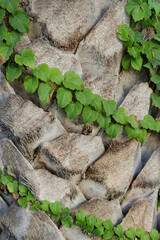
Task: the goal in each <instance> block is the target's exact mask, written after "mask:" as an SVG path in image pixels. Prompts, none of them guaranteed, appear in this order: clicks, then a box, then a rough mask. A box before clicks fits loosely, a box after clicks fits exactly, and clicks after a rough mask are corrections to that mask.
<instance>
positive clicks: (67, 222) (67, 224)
mask: <svg viewBox="0 0 160 240" xmlns="http://www.w3.org/2000/svg"><path fill="white" fill-rule="evenodd" d="M61 222H62V225H63V226H65V227H66V228H71V227H72V225H73V219H72V217H71V216H68V217H67V218H65V219H63V218H62V219H61Z"/></svg>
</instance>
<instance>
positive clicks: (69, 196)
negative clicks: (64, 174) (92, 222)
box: [26, 169, 86, 208]
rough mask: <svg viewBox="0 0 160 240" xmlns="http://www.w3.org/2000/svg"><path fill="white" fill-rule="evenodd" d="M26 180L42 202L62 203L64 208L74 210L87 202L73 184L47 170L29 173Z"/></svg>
mask: <svg viewBox="0 0 160 240" xmlns="http://www.w3.org/2000/svg"><path fill="white" fill-rule="evenodd" d="M26 179H27V182H28V183H29V184H30V186H31V189H32V191H33V193H34V194H35V195H36V197H37V198H38V199H39V200H40V201H43V200H48V201H49V202H56V201H61V202H62V204H63V206H64V207H69V208H74V207H76V206H77V205H79V204H81V203H82V202H84V201H85V200H86V199H85V197H84V196H83V194H82V193H81V191H80V190H79V188H78V187H77V186H76V185H75V184H74V183H73V182H71V181H68V180H65V179H62V178H59V177H57V176H55V175H53V174H51V173H49V172H48V171H47V170H44V169H39V170H34V171H28V172H27V173H26Z"/></svg>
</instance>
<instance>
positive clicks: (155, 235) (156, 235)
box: [149, 229, 159, 240]
mask: <svg viewBox="0 0 160 240" xmlns="http://www.w3.org/2000/svg"><path fill="white" fill-rule="evenodd" d="M149 235H150V237H151V239H152V240H158V239H159V233H158V231H157V230H156V229H152V231H151V232H150V233H149Z"/></svg>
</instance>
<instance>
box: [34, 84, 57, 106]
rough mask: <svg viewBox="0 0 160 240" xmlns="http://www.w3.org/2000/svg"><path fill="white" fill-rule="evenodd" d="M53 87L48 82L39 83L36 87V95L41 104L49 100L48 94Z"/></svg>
mask: <svg viewBox="0 0 160 240" xmlns="http://www.w3.org/2000/svg"><path fill="white" fill-rule="evenodd" d="M54 88H55V87H54V86H52V87H51V86H50V85H49V84H48V83H40V85H39V88H38V96H39V99H40V101H41V104H42V105H45V104H46V103H48V102H49V96H50V94H51V92H52V91H53V89H54Z"/></svg>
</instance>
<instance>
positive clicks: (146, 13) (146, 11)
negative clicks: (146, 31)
mask: <svg viewBox="0 0 160 240" xmlns="http://www.w3.org/2000/svg"><path fill="white" fill-rule="evenodd" d="M141 8H142V10H143V12H144V19H145V20H147V19H149V18H150V16H151V14H152V12H151V9H150V7H149V6H148V4H147V3H146V2H142V3H141Z"/></svg>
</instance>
